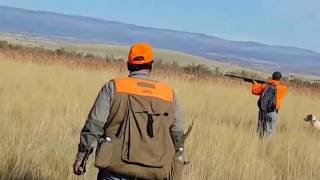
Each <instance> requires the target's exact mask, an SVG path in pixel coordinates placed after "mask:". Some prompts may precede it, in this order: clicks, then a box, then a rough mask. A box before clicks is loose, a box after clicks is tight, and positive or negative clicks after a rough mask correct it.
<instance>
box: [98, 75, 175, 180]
mask: <svg viewBox="0 0 320 180" xmlns="http://www.w3.org/2000/svg"><path fill="white" fill-rule="evenodd" d="M113 82H114V85H115V97H114V102H113V105H112V108H111V111H110V115H109V117H108V120H107V124H106V125H105V127H104V129H105V133H104V135H103V138H110V139H111V141H105V140H102V141H101V142H100V143H99V146H98V148H97V155H96V161H95V166H96V167H98V168H106V169H108V170H110V171H113V172H116V173H120V174H125V175H130V176H137V177H140V178H146V179H163V178H166V177H168V174H169V172H170V168H171V163H172V160H173V158H174V154H175V148H174V144H173V140H172V137H171V134H170V128H171V127H172V125H173V124H174V109H173V107H174V106H173V96H174V95H173V89H172V88H171V87H170V86H168V85H166V84H164V83H161V82H158V81H153V80H142V79H137V78H130V77H126V78H118V79H115V80H113Z"/></svg>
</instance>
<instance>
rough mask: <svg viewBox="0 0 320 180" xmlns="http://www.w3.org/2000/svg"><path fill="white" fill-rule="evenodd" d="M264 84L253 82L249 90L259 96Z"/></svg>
mask: <svg viewBox="0 0 320 180" xmlns="http://www.w3.org/2000/svg"><path fill="white" fill-rule="evenodd" d="M264 88H265V86H264V85H263V84H253V85H252V88H251V92H252V94H254V95H257V96H260V95H261V94H262V92H263V90H264Z"/></svg>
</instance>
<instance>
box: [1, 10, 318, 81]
mask: <svg viewBox="0 0 320 180" xmlns="http://www.w3.org/2000/svg"><path fill="white" fill-rule="evenodd" d="M0 17H1V18H0V32H11V33H25V34H31V35H35V36H43V37H48V38H57V37H59V38H62V39H63V38H65V39H72V40H78V41H85V42H98V43H110V44H118V45H131V44H132V43H135V42H141V41H145V42H149V43H151V44H152V45H153V46H154V47H157V48H162V49H168V50H175V51H181V52H185V53H189V54H192V55H197V56H201V57H205V58H208V59H214V60H218V61H221V62H228V63H234V64H238V65H241V66H246V67H251V68H257V69H264V70H269V71H272V70H282V71H285V72H292V73H303V74H309V75H316V76H320V72H318V69H320V53H319V52H315V51H312V50H308V49H303V48H295V47H286V46H272V45H266V44H261V43H257V42H251V41H229V40H225V39H223V38H219V37H213V36H208V35H205V34H199V33H189V32H180V31H174V30H166V29H157V28H149V27H141V26H136V25H132V24H125V23H120V22H114V21H106V20H101V19H95V18H90V17H81V16H74V15H64V14H58V13H51V12H44V11H31V10H25V9H18V8H12V7H6V6H0Z"/></svg>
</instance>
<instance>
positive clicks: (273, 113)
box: [252, 72, 288, 138]
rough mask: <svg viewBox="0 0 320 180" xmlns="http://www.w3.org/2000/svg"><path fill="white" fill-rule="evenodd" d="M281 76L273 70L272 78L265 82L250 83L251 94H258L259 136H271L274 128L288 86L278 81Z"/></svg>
mask: <svg viewBox="0 0 320 180" xmlns="http://www.w3.org/2000/svg"><path fill="white" fill-rule="evenodd" d="M281 78H282V75H281V73H280V72H274V73H273V74H272V80H270V81H268V82H267V83H265V84H258V83H256V82H255V81H254V84H253V85H252V94H254V95H257V96H260V98H259V101H258V107H259V119H258V127H257V132H258V134H259V136H260V137H261V138H262V137H264V136H268V137H271V135H272V134H273V133H274V131H275V129H276V125H277V120H278V113H279V109H280V106H281V103H282V101H283V99H284V97H285V95H286V94H287V90H288V87H287V86H286V85H283V84H282V83H281V82H280V80H281Z"/></svg>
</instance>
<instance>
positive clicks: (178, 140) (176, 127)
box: [171, 95, 184, 150]
mask: <svg viewBox="0 0 320 180" xmlns="http://www.w3.org/2000/svg"><path fill="white" fill-rule="evenodd" d="M173 103H174V113H175V121H174V124H173V126H172V128H171V135H172V137H173V140H174V143H175V146H176V150H178V148H181V147H182V148H183V145H184V139H183V135H184V134H183V133H184V132H183V128H184V121H183V117H182V113H181V108H180V106H179V104H178V101H177V97H176V95H174V101H173Z"/></svg>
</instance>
